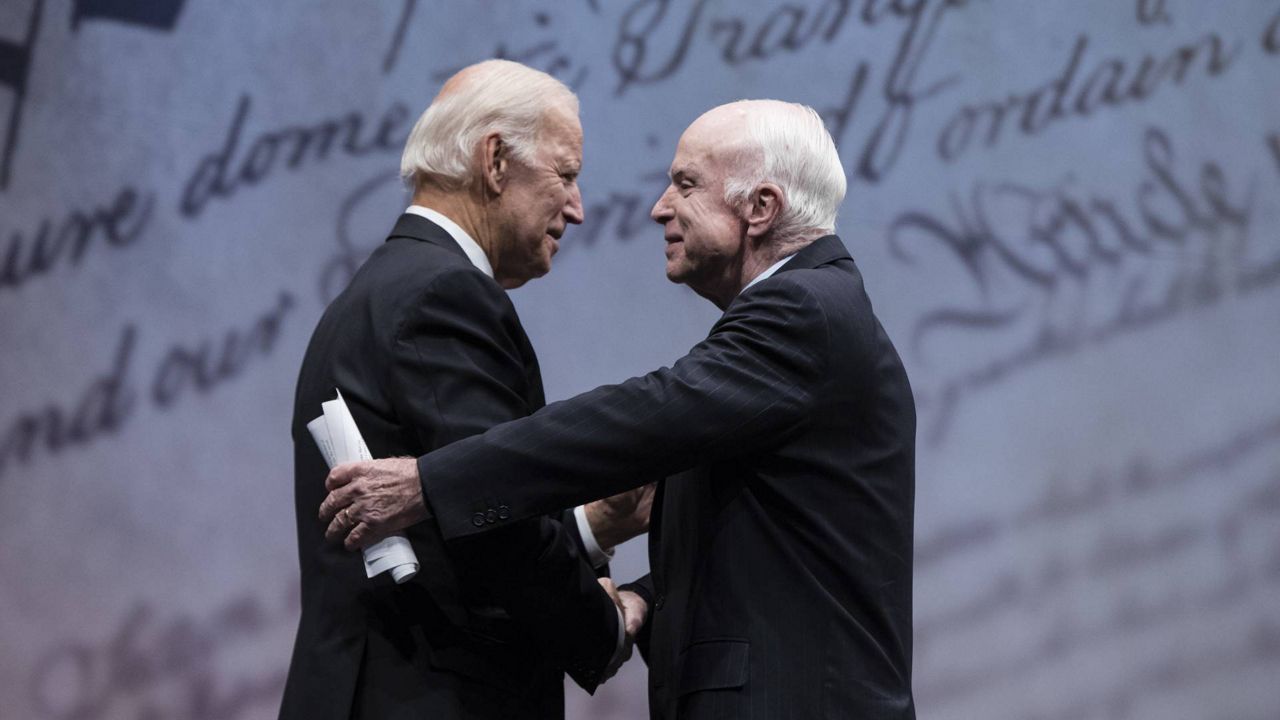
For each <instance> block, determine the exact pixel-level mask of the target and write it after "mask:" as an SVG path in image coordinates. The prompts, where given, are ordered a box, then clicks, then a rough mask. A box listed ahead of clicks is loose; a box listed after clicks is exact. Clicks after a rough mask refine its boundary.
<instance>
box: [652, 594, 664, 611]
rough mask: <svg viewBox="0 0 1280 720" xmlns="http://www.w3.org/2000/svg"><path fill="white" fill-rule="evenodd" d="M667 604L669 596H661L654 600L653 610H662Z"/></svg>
mask: <svg viewBox="0 0 1280 720" xmlns="http://www.w3.org/2000/svg"><path fill="white" fill-rule="evenodd" d="M666 604H667V596H666V595H662V594H659V595H658V597H656V598H654V600H653V609H654V610H661V609H662V606H663V605H666Z"/></svg>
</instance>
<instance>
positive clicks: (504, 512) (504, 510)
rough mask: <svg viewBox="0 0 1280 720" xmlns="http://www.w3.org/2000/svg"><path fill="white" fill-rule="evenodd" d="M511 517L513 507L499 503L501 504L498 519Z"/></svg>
mask: <svg viewBox="0 0 1280 720" xmlns="http://www.w3.org/2000/svg"><path fill="white" fill-rule="evenodd" d="M509 517H511V508H509V507H507V506H506V505H499V506H498V519H499V520H506V519H507V518H509Z"/></svg>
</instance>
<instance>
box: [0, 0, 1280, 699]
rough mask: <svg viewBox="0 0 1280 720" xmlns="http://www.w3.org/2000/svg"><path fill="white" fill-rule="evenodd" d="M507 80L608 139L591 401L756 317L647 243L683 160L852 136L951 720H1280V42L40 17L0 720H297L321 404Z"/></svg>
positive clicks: (4, 262)
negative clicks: (720, 323)
mask: <svg viewBox="0 0 1280 720" xmlns="http://www.w3.org/2000/svg"><path fill="white" fill-rule="evenodd" d="M493 56H502V57H508V58H514V59H517V60H520V61H522V62H525V63H527V64H530V65H532V66H535V67H539V68H542V69H545V70H547V71H548V72H551V73H554V74H555V75H557V76H559V77H561V78H562V79H564V80H565V81H566V82H567V83H569V84H570V85H571V86H572V87H573V88H575V89H576V91H577V92H578V94H579V96H580V97H581V99H582V120H583V125H584V127H585V131H586V147H585V160H586V167H585V172H584V173H583V176H582V184H583V188H584V197H585V201H586V207H587V223H586V224H585V225H584V226H582V227H579V228H572V229H570V231H569V233H568V234H567V235H566V238H565V242H564V244H563V249H562V251H561V254H560V255H559V256H558V257H557V258H556V263H555V268H554V270H553V272H552V273H551V274H550V275H549V276H548V277H547V278H545V279H543V280H539V281H537V282H534V283H531V284H530V285H529V286H528V287H527V288H524V289H521V290H519V291H516V292H515V293H513V296H514V299H515V301H516V304H517V305H518V307H519V309H520V312H521V314H522V317H523V318H524V321H525V325H526V326H527V328H528V330H529V334H530V336H531V337H532V339H533V341H534V344H535V346H536V347H537V349H538V351H539V354H540V356H541V359H542V366H543V370H544V374H545V378H546V384H547V388H548V395H549V397H551V398H553V399H555V398H563V397H566V396H568V395H570V394H573V393H575V392H577V391H581V390H585V389H588V388H590V387H593V386H595V385H597V384H600V383H604V382H610V381H617V380H620V379H623V378H625V377H628V376H631V375H634V374H639V373H642V372H644V371H647V370H650V369H652V368H654V367H656V366H659V365H663V364H668V363H670V362H672V361H673V360H674V359H676V358H677V357H679V356H680V355H681V354H682V353H683V352H684V351H685V350H686V349H688V348H689V347H690V346H691V345H692V344H693V343H695V342H697V341H698V340H699V339H700V338H701V337H702V336H703V335H704V334H705V332H706V331H707V329H708V328H709V327H710V325H711V324H712V322H713V321H714V319H715V318H716V316H717V313H716V311H715V309H714V308H713V307H712V306H711V305H710V304H709V303H707V302H705V301H703V300H701V299H700V298H698V297H696V296H694V295H693V294H692V293H691V292H690V291H688V290H686V289H684V288H682V287H678V286H674V285H671V284H670V283H668V282H667V281H666V279H665V278H664V276H663V272H662V268H663V256H662V240H661V235H660V232H659V231H658V228H657V226H656V225H653V224H652V223H651V222H650V221H649V220H648V218H647V214H648V209H649V207H650V206H651V204H652V203H653V201H654V200H655V198H656V197H657V195H658V193H659V192H660V190H661V188H662V186H663V185H664V182H665V180H664V177H663V175H664V172H665V169H666V166H667V163H668V161H669V160H670V157H671V154H672V152H673V150H674V147H675V142H676V139H677V138H678V136H679V134H680V132H681V131H682V130H683V128H684V127H685V126H686V125H687V124H688V123H689V122H690V121H692V120H693V119H694V118H695V117H696V116H697V115H698V114H699V113H701V112H702V111H703V110H705V109H707V108H709V107H711V106H713V105H716V104H719V103H722V102H726V101H730V100H734V99H738V98H743V97H776V98H782V99H787V100H794V101H799V102H803V103H807V104H810V105H813V106H814V107H816V108H818V109H819V110H820V111H821V112H822V113H823V115H824V117H825V118H826V119H827V121H828V124H829V127H830V129H831V131H832V133H833V135H834V136H835V138H836V140H837V142H838V143H839V146H840V150H841V155H842V157H843V159H844V164H845V167H846V169H847V171H848V174H849V178H850V191H849V194H848V198H847V200H846V202H845V204H844V207H843V208H842V212H841V217H840V220H839V229H840V233H841V234H842V235H843V236H844V238H845V239H846V242H847V243H848V245H849V247H850V249H851V250H852V252H853V254H854V255H855V256H856V257H857V259H858V261H859V263H860V265H861V266H862V268H863V271H864V273H865V275H866V278H867V284H868V287H869V290H870V292H871V295H872V299H873V302H874V303H875V306H876V308H877V311H878V313H879V315H880V317H881V319H882V321H883V322H884V324H885V326H886V327H887V329H888V330H889V332H890V334H891V335H892V336H893V338H894V339H895V340H896V342H897V343H898V346H899V348H900V350H901V352H902V354H903V357H904V360H905V362H906V364H907V367H908V370H909V372H910V374H911V377H912V380H913V383H914V386H915V388H916V391H917V395H918V401H919V411H920V418H921V423H920V434H919V475H918V485H917V513H916V514H917V526H916V527H917V531H916V540H917V546H916V569H917V571H916V594H915V601H916V636H915V643H916V658H915V685H916V691H917V695H918V700H919V706H920V711H921V715H922V716H923V717H927V718H955V719H957V720H968V719H971V718H1041V719H1045V720H1047V719H1051V718H1052V719H1062V720H1074V719H1088V718H1168V717H1186V718H1206V719H1210V720H1262V719H1263V718H1266V719H1272V718H1275V717H1276V714H1275V713H1276V707H1278V706H1280V683H1276V681H1275V679H1276V677H1277V672H1278V671H1280V602H1277V601H1276V598H1277V597H1278V596H1280V371H1278V370H1277V358H1278V357H1280V319H1278V318H1277V315H1278V314H1280V313H1278V311H1280V238H1278V236H1277V229H1278V228H1280V3H1278V2H1275V1H1274V0H1256V1H1255V0H1232V1H1230V2H1215V3H1206V2H1193V1H1192V0H1070V1H1068V0H1058V1H1057V2H1050V1H1047V0H1046V1H1043V2H1018V1H1016V0H968V1H965V0H846V1H843V2H841V1H838V0H791V1H790V2H774V3H770V2H728V1H727V0H726V1H721V2H714V1H704V0H692V1H690V2H674V1H673V2H666V1H664V0H615V1H611V0H561V1H560V2H551V1H550V0H544V1H535V2H523V3H521V2H497V1H489V2H472V3H446V2H417V1H415V0H385V1H383V2H378V3H373V2H360V3H352V2H341V1H340V0H327V1H325V2H300V1H298V0H293V1H291V2H271V3H262V2H251V1H249V0H224V1H223V2H211V1H208V0H185V1H184V0H151V1H149V2H130V1H128V0H6V2H4V3H3V4H0V349H2V350H0V698H3V702H2V703H0V716H2V717H4V718H19V719H22V720H27V719H42V718H43V719H50V720H53V719H60V718H67V719H69V718H271V717H274V713H275V711H276V708H277V705H278V702H279V695H280V690H281V685H282V678H283V673H284V671H285V668H286V665H287V660H288V654H289V650H290V644H291V641H292V635H293V630H294V626H295V623H296V619H297V577H296V576H297V565H296V557H295V547H294V535H293V532H294V531H293V524H294V521H293V509H292V471H291V455H290V452H291V450H290V440H289V434H288V426H289V415H290V405H291V397H292V393H293V382H294V378H295V373H296V371H297V367H298V364H299V360H300V358H301V355H302V351H303V348H304V346H305V343H306V341H307V338H308V336H309V334H310V332H311V329H312V326H313V324H314V322H315V320H316V319H317V317H318V316H319V313H320V312H321V309H322V308H323V307H324V305H325V303H326V301H327V300H328V299H329V298H331V297H332V296H333V295H334V294H335V292H336V291H337V290H338V289H339V288H341V287H342V286H343V284H344V283H345V282H346V280H347V278H348V277H349V275H350V273H351V271H352V268H353V267H355V265H357V264H358V263H359V261H360V260H361V259H362V258H363V257H364V255H365V254H367V253H368V252H369V251H370V250H371V249H372V248H373V247H375V246H376V245H377V243H379V242H380V241H381V239H382V237H383V236H384V234H385V232H386V231H387V230H388V229H389V227H390V225H391V223H392V221H393V220H394V218H395V217H396V215H397V213H398V212H399V211H400V210H401V209H402V208H403V207H404V205H405V204H406V196H405V193H404V191H403V189H402V188H401V187H400V186H399V184H398V182H397V180H396V178H395V169H396V167H397V163H398V158H399V151H400V147H401V145H402V143H403V141H404V138H405V136H406V134H407V132H408V129H409V127H410V125H411V123H412V121H413V119H414V118H416V116H417V114H418V113H419V112H421V110H422V109H423V108H424V107H425V106H426V104H427V103H428V102H429V101H430V99H431V97H432V96H433V95H434V93H435V91H436V89H437V88H438V87H439V85H440V83H441V81H442V80H443V79H444V78H445V77H447V76H448V75H449V74H450V73H452V72H453V71H454V70H455V69H457V68H459V67H461V66H463V65H466V64H469V63H471V62H474V61H477V60H481V59H483V58H487V57H493ZM643 543H644V541H643V540H637V541H633V542H632V543H629V544H628V545H626V546H624V547H623V549H622V551H621V553H620V556H619V559H618V561H617V563H616V565H615V568H616V574H617V575H619V576H620V577H622V578H630V577H632V576H635V575H637V574H639V573H641V572H643V571H644V566H645V557H644V549H643V548H644V545H643ZM643 685H644V667H643V665H642V664H641V663H639V662H638V661H637V662H633V663H632V664H631V665H630V666H628V668H626V669H625V670H624V672H623V673H622V675H621V676H620V677H619V678H618V679H616V680H614V681H613V682H612V683H610V684H609V685H608V686H607V687H605V688H604V689H602V691H601V692H600V693H599V694H598V695H597V697H595V698H589V697H587V696H585V695H584V694H583V693H581V692H580V691H577V690H576V689H571V690H570V692H569V704H570V711H571V715H572V716H573V717H576V718H587V717H598V718H625V717H640V716H642V715H643V713H644V707H645V701H644V695H643Z"/></svg>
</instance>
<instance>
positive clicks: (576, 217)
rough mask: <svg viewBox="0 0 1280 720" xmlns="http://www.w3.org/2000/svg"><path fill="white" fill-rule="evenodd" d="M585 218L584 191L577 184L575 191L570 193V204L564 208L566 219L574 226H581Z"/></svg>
mask: <svg viewBox="0 0 1280 720" xmlns="http://www.w3.org/2000/svg"><path fill="white" fill-rule="evenodd" d="M585 218H586V211H585V210H583V209H582V190H581V189H580V188H579V187H578V183H576V182H575V183H574V184H573V190H572V191H571V192H570V193H569V202H568V203H567V204H565V206H564V219H565V220H566V221H568V222H571V223H573V224H574V225H581V224H582V221H583V219H585Z"/></svg>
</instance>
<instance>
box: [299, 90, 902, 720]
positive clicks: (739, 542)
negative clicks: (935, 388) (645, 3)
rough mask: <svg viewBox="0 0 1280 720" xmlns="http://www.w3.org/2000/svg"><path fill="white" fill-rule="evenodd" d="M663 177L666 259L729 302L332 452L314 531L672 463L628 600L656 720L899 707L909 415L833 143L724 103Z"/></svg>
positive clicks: (368, 534)
mask: <svg viewBox="0 0 1280 720" xmlns="http://www.w3.org/2000/svg"><path fill="white" fill-rule="evenodd" d="M670 175H671V184H670V185H669V186H668V187H667V189H666V191H665V192H664V193H663V195H662V197H661V198H659V200H658V202H657V204H656V205H655V206H654V208H653V213H652V215H653V218H654V220H656V221H658V222H659V223H661V224H662V226H663V229H664V235H665V239H666V258H667V265H666V270H667V276H668V277H669V278H671V279H672V280H674V281H676V282H682V283H686V284H688V285H689V286H690V287H692V288H693V289H694V290H695V291H697V292H698V293H699V294H700V295H702V296H703V297H706V298H708V299H709V300H711V301H712V302H714V303H715V304H716V305H717V306H718V307H720V308H721V309H723V310H724V315H723V317H721V318H720V320H719V321H718V322H717V323H716V324H715V326H714V327H713V328H712V329H711V333H710V335H709V336H708V337H707V338H706V339H705V340H703V341H702V342H700V343H698V344H697V345H696V346H694V348H693V349H692V350H691V351H690V352H689V354H688V355H686V356H685V357H683V358H681V359H680V360H678V361H677V362H676V363H675V364H674V365H673V366H672V367H670V368H663V369H661V370H657V371H655V372H652V373H649V374H648V375H645V376H642V377H637V378H632V379H630V380H627V381H626V382H624V383H622V384H619V385H612V386H605V387H601V388H597V389H595V390H592V391H590V392H587V393H584V394H582V395H579V396H577V397H574V398H572V399H570V400H566V401H563V402H558V403H553V404H551V405H548V406H547V407H545V408H543V409H542V410H540V411H538V412H536V413H534V414H533V415H532V416H530V417H528V418H525V419H522V420H516V421H514V422H510V423H505V424H502V425H498V426H496V427H494V428H492V429H490V430H489V431H487V432H485V433H483V434H481V435H478V436H475V437H473V438H469V439H467V440H463V441H461V442H458V443H454V444H452V445H449V446H447V447H445V448H442V449H440V450H436V451H434V452H432V453H429V454H426V455H424V456H422V457H420V458H418V459H417V460H411V459H404V460H388V461H379V462H375V463H358V464H352V465H345V466H340V467H338V468H335V469H334V471H333V472H332V473H330V475H329V479H328V483H327V484H328V486H329V487H330V489H331V492H330V494H329V496H328V497H327V498H326V499H325V501H324V503H323V505H322V508H321V515H322V518H324V519H326V520H328V521H329V522H330V526H329V530H328V532H329V534H330V535H331V536H335V537H342V536H346V542H347V543H348V545H349V546H352V547H354V546H360V545H364V544H367V543H369V542H373V541H376V540H377V539H378V538H380V537H382V536H384V535H386V534H387V533H389V532H394V531H396V530H397V529H398V528H400V527H403V526H405V525H406V524H408V523H413V522H419V521H421V520H423V519H424V518H431V519H432V520H433V522H432V523H428V524H434V525H435V526H437V527H439V528H440V530H441V532H442V534H443V536H444V537H445V538H448V539H452V540H453V541H454V542H460V541H463V540H464V539H465V538H468V537H473V536H475V535H483V534H484V533H485V531H487V530H489V529H490V528H491V527H493V526H491V525H489V524H488V523H487V522H486V521H485V513H486V512H487V510H488V509H489V508H491V507H495V506H498V507H501V508H503V509H504V514H506V515H507V516H508V517H509V518H510V520H511V521H514V520H517V519H519V518H523V517H529V516H531V515H534V514H536V513H539V512H544V511H546V510H548V509H551V508H554V507H558V506H560V505H562V504H568V503H574V502H581V501H583V500H588V499H590V498H594V497H601V496H604V495H607V494H609V493H616V492H619V491H621V490H625V489H627V488H632V487H636V486H638V485H640V484H641V483H643V482H645V481H646V480H647V479H648V478H650V477H651V476H655V475H660V476H671V477H668V479H667V480H665V481H663V482H662V483H661V484H660V486H659V489H658V497H657V498H656V499H655V500H654V508H655V509H654V514H653V519H652V527H651V530H650V536H649V537H650V565H651V570H652V574H651V576H649V577H646V578H644V579H643V580H641V581H640V582H637V583H636V584H635V585H634V586H632V587H631V588H630V589H624V591H623V593H622V597H623V600H624V603H625V604H627V605H628V606H632V605H638V606H641V607H645V608H647V609H648V617H647V618H646V622H645V628H644V632H643V633H642V640H641V647H642V649H644V647H645V646H644V642H645V639H644V637H643V635H645V634H647V645H648V647H647V659H648V661H649V671H650V713H651V716H652V717H654V718H670V719H673V720H674V719H675V718H783V717H796V718H817V717H824V718H862V719H866V718H875V719H881V718H894V719H908V718H914V717H915V708H914V702H913V700H912V693H911V579H912V575H911V561H912V524H913V505H914V492H915V489H914V488H915V469H914V458H915V408H914V402H913V399H912V394H911V389H910V385H909V384H908V381H907V376H906V373H905V371H904V370H903V366H902V363H901V361H900V359H899V357H898V354H897V352H896V351H895V350H894V347H893V345H892V343H890V341H889V338H888V337H887V336H886V334H885V332H884V330H883V328H882V327H881V326H880V323H879V322H878V321H877V320H876V317H875V315H874V313H873V312H872V308H871V303H870V301H869V300H868V298H867V295H866V293H865V291H864V289H863V284H862V278H861V275H860V273H859V271H858V268H857V267H856V265H855V264H854V261H853V259H852V258H851V257H850V255H849V253H848V251H847V250H846V249H845V247H844V245H843V243H842V242H841V241H840V239H839V238H838V237H836V236H834V235H833V234H831V233H832V232H833V230H834V225H835V217H836V210H837V208H838V207H839V205H840V203H841V201H842V199H843V197H844V192H845V176H844V171H843V167H842V165H841V163H840V159H839V157H838V155H837V153H836V149H835V145H834V143H833V142H832V140H831V137H830V135H829V134H828V133H827V131H826V129H825V127H824V126H823V124H822V122H821V120H820V118H819V117H818V115H817V113H815V112H814V111H813V110H812V109H810V108H807V107H804V106H800V105H793V104H788V103H781V102H776V101H744V102H738V103H732V104H729V105H725V106H721V107H718V108H715V109H713V110H711V111H710V112H707V113H706V114H704V115H703V116H702V117H700V118H698V120H697V121H696V122H694V123H693V125H691V126H690V127H689V128H688V130H687V131H686V132H685V133H684V135H683V136H682V137H681V139H680V143H679V146H678V148H677V150H676V155H675V159H674V161H673V162H672V165H671V171H670ZM675 473H679V474H676V475H674V476H673V474H675ZM386 488H395V490H394V491H392V492H390V493H388V492H387V490H386ZM424 494H425V502H424ZM375 508H376V509H377V511H378V514H375V513H373V512H371V511H372V510H373V509H375ZM499 525H501V523H499Z"/></svg>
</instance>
